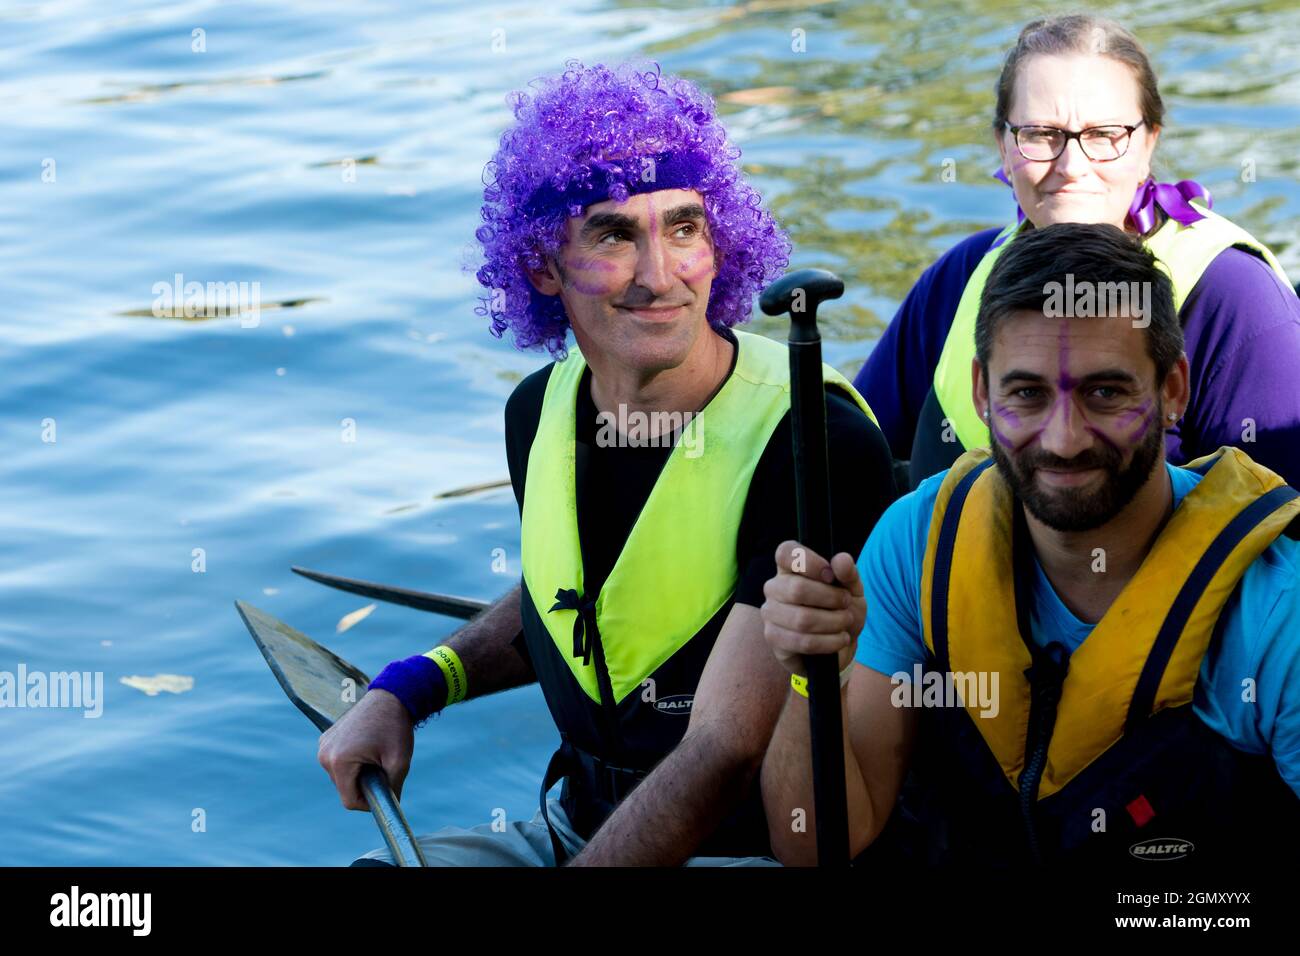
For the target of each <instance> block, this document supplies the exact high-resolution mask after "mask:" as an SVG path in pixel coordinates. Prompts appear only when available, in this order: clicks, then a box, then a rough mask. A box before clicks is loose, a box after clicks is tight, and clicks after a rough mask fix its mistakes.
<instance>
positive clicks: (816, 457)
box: [759, 269, 849, 867]
mask: <svg viewBox="0 0 1300 956" xmlns="http://www.w3.org/2000/svg"><path fill="white" fill-rule="evenodd" d="M843 294H844V283H843V282H842V281H841V280H840V278H839V277H838V276H836V275H835V274H834V273H831V272H826V271H825V270H823V269H802V270H800V271H798V272H792V273H790V274H789V275H787V276H784V277H783V278H781V279H779V280H777V281H776V282H774V283H772V285H770V286H769V287H768V288H767V289H766V290H765V291H764V292H763V295H762V298H761V299H760V300H759V305H760V307H761V308H762V310H763V311H764V312H765V313H767V314H768V315H781V314H783V313H786V312H788V313H790V434H791V438H792V442H793V446H794V488H795V504H796V510H797V514H798V523H799V543H800V544H802V545H803V546H804V547H807V548H810V549H811V550H813V551H815V552H816V553H817V554H820V555H821V556H822V557H824V558H826V559H827V560H828V561H829V560H830V559H831V557H832V551H831V549H832V547H833V542H832V538H831V492H830V466H829V462H828V455H827V450H826V393H825V391H824V388H825V385H824V383H823V381H822V340H821V336H820V335H819V334H818V332H817V306H818V305H819V304H821V303H822V302H824V301H825V300H827V299H838V298H839V297H840V296H841V295H843ZM804 668H805V670H807V672H808V707H809V715H810V719H811V722H812V723H811V728H810V729H811V736H812V772H813V802H814V805H815V808H816V817H817V819H816V826H817V863H818V865H819V866H835V867H841V866H847V865H848V863H849V834H848V805H847V800H846V796H845V781H844V735H843V727H842V724H841V719H842V717H841V708H840V686H839V665H838V662H837V660H836V657H835V655H834V654H816V655H809V656H807V657H805V658H804Z"/></svg>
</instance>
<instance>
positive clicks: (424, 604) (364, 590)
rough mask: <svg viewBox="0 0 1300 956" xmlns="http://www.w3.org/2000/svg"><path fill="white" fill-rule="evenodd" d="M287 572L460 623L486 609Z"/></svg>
mask: <svg viewBox="0 0 1300 956" xmlns="http://www.w3.org/2000/svg"><path fill="white" fill-rule="evenodd" d="M289 570H290V571H292V572H293V573H294V574H299V575H302V576H303V577H304V578H306V579H307V580H309V581H316V582H318V583H320V584H324V585H326V586H327V587H331V588H338V589H339V590H340V591H347V592H349V593H351V594H359V595H361V596H362V597H368V598H373V599H375V600H376V601H387V602H388V603H389V604H400V605H402V606H403V607H413V608H415V609H416V610H417V611H431V612H433V613H434V614H445V615H447V616H448V617H455V618H459V619H460V620H462V621H468V620H469V619H470V618H472V617H473V616H474V615H475V614H477V613H478V612H479V611H482V610H483V609H484V608H486V607H487V606H488V603H487V602H486V601H476V600H475V599H474V598H463V597H456V596H455V595H454V594H428V593H426V592H424V591H412V590H410V589H409V588H399V587H394V586H392V585H390V584H376V583H375V582H373V581H361V580H358V579H357V578H345V577H340V576H339V575H337V574H326V573H325V572H324V571H312V570H311V569H310V568H300V567H298V566H297V565H294V566H292V567H290V568H289Z"/></svg>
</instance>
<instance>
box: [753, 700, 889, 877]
mask: <svg viewBox="0 0 1300 956" xmlns="http://www.w3.org/2000/svg"><path fill="white" fill-rule="evenodd" d="M847 696H848V695H847V693H846V691H841V693H840V712H841V722H842V724H841V726H842V731H841V734H842V737H843V741H844V778H845V783H846V787H847V793H846V796H847V804H848V817H849V819H848V824H849V827H848V829H849V843H850V847H849V853H850V855H856V854H857V853H860V852H861V851H862V850H863V849H864V848H865V847H866V845H867V843H868V842H869V841H870V837H871V835H872V833H873V827H872V808H871V800H870V796H869V794H868V792H867V786H866V783H865V781H864V779H863V775H862V771H861V769H860V767H859V765H858V760H857V756H856V754H854V752H853V748H852V746H851V745H850V739H849V728H848V700H847ZM761 779H762V788H763V809H764V812H765V813H766V815H767V820H768V834H769V836H770V837H771V840H772V850H773V852H774V853H776V856H777V859H779V860H780V861H781V862H782V863H784V864H786V865H787V866H814V865H816V863H817V812H816V809H815V806H814V803H815V795H814V791H813V776H812V728H811V721H810V720H809V708H808V701H807V699H806V698H804V697H801V696H800V695H798V694H795V693H790V694H788V695H787V700H786V704H785V707H784V709H783V710H782V711H781V718H780V720H778V721H777V725H776V730H775V731H774V732H773V734H772V742H771V744H770V745H769V746H768V750H767V756H766V757H764V759H763V770H762V778H761Z"/></svg>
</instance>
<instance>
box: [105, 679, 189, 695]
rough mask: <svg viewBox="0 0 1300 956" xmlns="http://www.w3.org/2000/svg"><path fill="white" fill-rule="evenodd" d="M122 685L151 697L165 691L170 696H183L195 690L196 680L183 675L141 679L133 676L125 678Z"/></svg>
mask: <svg viewBox="0 0 1300 956" xmlns="http://www.w3.org/2000/svg"><path fill="white" fill-rule="evenodd" d="M122 683H123V684H125V685H126V686H127V687H134V688H135V689H136V690H142V691H144V692H145V693H146V694H148V695H149V696H150V697H157V696H158V695H159V694H160V693H162V692H163V691H167V693H169V694H183V693H185V692H186V691H187V690H192V689H193V688H194V678H193V677H186V676H185V675H183V674H154V675H153V677H140V676H139V675H135V674H133V675H132V676H130V677H123V678H122Z"/></svg>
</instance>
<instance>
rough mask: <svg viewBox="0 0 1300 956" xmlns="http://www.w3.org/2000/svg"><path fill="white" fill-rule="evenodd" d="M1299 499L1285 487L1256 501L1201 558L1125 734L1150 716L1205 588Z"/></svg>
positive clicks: (1141, 682)
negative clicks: (1254, 534)
mask: <svg viewBox="0 0 1300 956" xmlns="http://www.w3.org/2000/svg"><path fill="white" fill-rule="evenodd" d="M1297 496H1300V492H1297V491H1296V490H1295V489H1294V488H1291V487H1289V486H1287V485H1282V486H1280V487H1277V488H1274V489H1273V490H1272V491H1270V492H1268V493H1267V494H1264V495H1261V496H1260V497H1258V498H1256V499H1255V500H1254V501H1252V502H1251V503H1250V504H1248V505H1247V506H1246V507H1244V508H1242V509H1241V511H1240V512H1238V513H1237V516H1236V517H1235V518H1233V519H1232V520H1231V521H1230V522H1228V525H1227V527H1225V528H1224V529H1223V530H1222V531H1220V532H1219V534H1218V536H1217V537H1216V538H1215V539H1214V540H1213V541H1212V542H1211V543H1210V546H1209V548H1207V549H1206V551H1205V553H1204V554H1203V555H1201V557H1200V560H1198V561H1197V562H1196V566H1195V567H1194V568H1193V569H1192V573H1191V574H1190V575H1188V577H1187V580H1186V581H1185V582H1184V583H1183V586H1182V588H1181V589H1180V590H1179V591H1178V596H1177V597H1176V598H1174V603H1173V604H1172V605H1170V608H1169V613H1168V614H1166V615H1165V619H1164V621H1163V623H1161V625H1160V631H1159V633H1158V634H1157V635H1156V640H1155V643H1154V644H1153V645H1152V646H1151V653H1150V654H1148V655H1147V660H1146V663H1145V664H1144V665H1143V667H1142V674H1141V675H1140V676H1139V677H1138V682H1137V687H1136V688H1135V689H1134V691H1133V699H1132V701H1130V702H1129V709H1128V717H1127V719H1126V721H1125V727H1124V730H1125V733H1127V732H1128V731H1130V730H1132V729H1133V728H1134V727H1135V726H1136V725H1137V724H1138V723H1140V722H1141V721H1143V720H1145V719H1146V718H1147V717H1148V716H1149V715H1150V713H1151V708H1152V706H1153V705H1154V703H1155V698H1156V692H1157V691H1158V690H1159V689H1160V681H1161V679H1162V678H1163V677H1164V673H1165V668H1166V667H1168V665H1169V659H1170V658H1171V657H1172V656H1173V653H1174V648H1175V647H1176V646H1177V644H1178V639H1179V638H1180V637H1181V636H1182V634H1183V630H1184V628H1186V626H1187V621H1188V619H1189V618H1190V617H1191V616H1192V611H1193V610H1195V608H1196V605H1197V603H1198V602H1199V601H1200V599H1201V595H1202V594H1204V593H1205V589H1206V588H1207V587H1209V585H1210V582H1211V581H1212V580H1213V579H1214V576H1215V574H1217V573H1218V571H1219V568H1221V567H1222V566H1223V563H1224V562H1225V561H1226V560H1227V559H1228V556H1229V555H1231V554H1232V552H1233V550H1234V549H1236V547H1237V545H1239V544H1240V543H1241V542H1242V540H1243V539H1244V538H1245V537H1246V535H1248V534H1250V532H1251V531H1253V530H1254V529H1255V528H1256V527H1257V526H1258V525H1259V524H1260V522H1262V521H1264V520H1265V519H1266V518H1267V517H1268V516H1269V515H1271V514H1272V513H1273V512H1274V511H1276V510H1277V509H1278V508H1280V507H1282V506H1283V505H1284V504H1286V503H1287V502H1289V501H1291V500H1292V499H1294V498H1296V497H1297Z"/></svg>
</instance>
